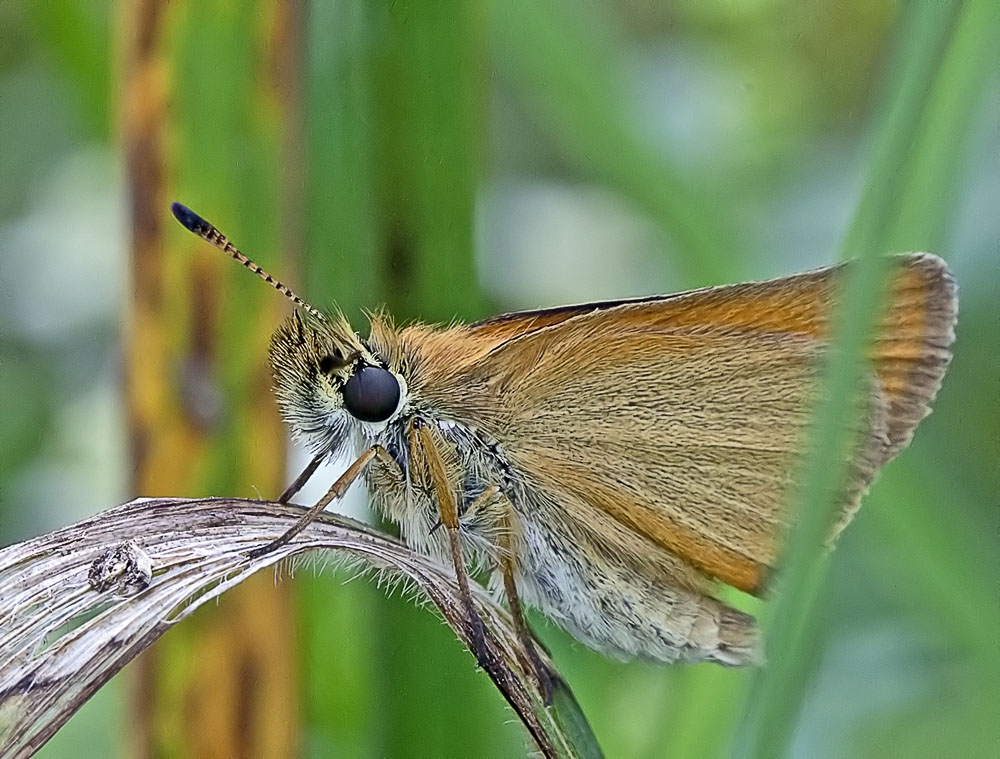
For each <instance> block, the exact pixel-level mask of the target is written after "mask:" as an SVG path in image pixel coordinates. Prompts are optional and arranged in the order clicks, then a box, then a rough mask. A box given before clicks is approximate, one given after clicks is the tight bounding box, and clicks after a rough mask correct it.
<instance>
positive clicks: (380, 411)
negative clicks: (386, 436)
mask: <svg viewBox="0 0 1000 759" xmlns="http://www.w3.org/2000/svg"><path fill="white" fill-rule="evenodd" d="M397 405H399V382H398V381H397V380H396V378H395V377H394V376H393V374H392V372H389V371H386V370H385V369H382V368H381V367H378V366H366V367H364V368H363V369H362V370H361V371H359V372H357V373H356V374H355V375H354V376H353V377H351V378H350V379H349V380H347V382H346V384H345V385H344V407H345V408H346V409H347V410H348V411H349V412H350V413H351V416H353V417H354V418H355V419H360V420H361V421H362V422H384V421H385V420H386V419H388V418H389V417H390V416H392V412H393V411H395V410H396V406H397Z"/></svg>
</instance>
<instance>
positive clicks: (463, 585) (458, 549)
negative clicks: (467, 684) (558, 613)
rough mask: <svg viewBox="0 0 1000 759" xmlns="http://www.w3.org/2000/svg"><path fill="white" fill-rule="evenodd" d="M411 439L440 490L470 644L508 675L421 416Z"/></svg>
mask: <svg viewBox="0 0 1000 759" xmlns="http://www.w3.org/2000/svg"><path fill="white" fill-rule="evenodd" d="M409 442H410V449H411V451H412V450H414V449H415V448H417V447H419V448H420V449H421V452H422V453H423V460H424V462H425V464H426V467H427V472H428V474H429V475H430V480H431V483H432V485H433V487H434V491H435V493H436V494H437V501H438V509H439V511H440V514H441V524H442V525H443V526H444V528H445V530H447V534H448V547H449V550H450V552H451V559H452V564H453V565H454V567H455V577H456V578H457V580H458V590H459V594H460V595H461V598H462V602H463V604H464V605H465V612H466V617H467V619H468V623H469V636H470V638H471V645H470V648H471V649H472V652H473V653H474V654H475V656H476V660H477V661H478V662H479V666H480V667H482V668H483V669H485V670H486V671H487V672H488V673H489V675H490V676H491V677H492V678H493V679H494V680H496V679H497V678H501V679H506V677H505V673H504V671H503V670H504V667H503V666H502V665H501V663H500V662H499V661H498V660H497V659H496V657H495V656H494V655H493V654H492V653H491V652H490V650H489V648H487V646H486V630H485V628H484V627H483V621H482V620H481V619H480V618H479V614H478V613H477V612H476V607H475V605H474V604H473V602H472V591H471V590H470V589H469V575H468V572H467V571H466V568H465V560H464V558H463V557H462V542H461V533H460V531H459V515H458V504H457V503H456V502H455V493H454V492H453V489H452V487H451V485H450V484H449V482H448V475H447V473H446V471H445V465H444V462H443V461H442V459H441V455H440V453H438V450H437V446H436V445H435V443H434V438H433V437H432V436H431V433H430V430H429V429H428V428H427V427H426V426H425V425H423V424H422V423H420V421H419V420H414V421H413V423H412V424H411V425H410V441H409Z"/></svg>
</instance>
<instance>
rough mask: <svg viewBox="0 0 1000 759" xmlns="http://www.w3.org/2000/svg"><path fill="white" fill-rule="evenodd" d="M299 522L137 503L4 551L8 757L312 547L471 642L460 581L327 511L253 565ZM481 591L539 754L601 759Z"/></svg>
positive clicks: (1, 692) (1, 687) (509, 692)
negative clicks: (163, 643) (207, 612)
mask: <svg viewBox="0 0 1000 759" xmlns="http://www.w3.org/2000/svg"><path fill="white" fill-rule="evenodd" d="M300 515H301V509H299V508H297V507H295V506H288V505H282V504H277V503H272V502H268V501H252V500H243V499H233V498H216V499H203V500H185V499H173V498H170V499H142V500H137V501H132V502H130V503H127V504H125V505H123V506H119V507H117V508H113V509H111V510H109V511H105V512H103V513H101V514H99V515H97V516H95V517H92V518H91V519H87V520H85V521H83V522H79V523H77V524H74V525H71V526H69V527H65V528H63V529H60V530H57V531H55V532H52V533H49V534H47V535H43V536H41V537H37V538H33V539H31V540H27V541H25V542H23V543H18V544H16V545H13V546H9V547H7V548H5V549H3V550H2V551H0V755H2V756H4V757H7V756H11V757H22V756H25V757H26V756H30V755H31V754H32V753H33V752H35V751H37V750H38V748H39V747H41V746H42V745H43V744H44V743H45V742H46V741H47V740H48V739H49V738H51V737H52V735H53V734H54V733H55V732H56V731H57V730H58V729H59V728H60V727H61V726H62V725H63V724H64V723H65V722H66V720H68V719H69V717H70V716H71V715H72V714H73V713H74V712H75V711H76V710H77V709H79V708H80V706H81V705H82V704H83V703H84V702H85V701H86V700H87V699H88V698H90V696H91V695H93V694H94V693H95V692H96V691H97V689H98V688H100V687H101V686H102V685H103V684H104V683H106V682H107V681H108V680H109V679H110V678H111V677H112V676H113V675H114V674H115V673H117V672H118V671H119V670H120V669H121V668H122V667H124V666H125V664H127V663H128V662H129V661H131V660H132V659H133V658H135V657H136V656H137V655H138V654H139V653H140V652H142V651H143V650H144V649H146V648H148V647H149V646H150V645H151V644H152V643H153V642H154V641H155V640H156V639H157V638H159V637H160V636H161V635H162V634H163V633H164V632H166V631H167V630H168V629H169V628H170V627H171V626H172V625H174V624H176V623H177V622H179V621H181V620H182V619H184V618H185V617H187V616H188V615H190V614H191V613H192V612H193V611H194V610H195V609H197V608H198V607H199V606H201V605H202V604H203V603H205V602H206V601H210V600H211V599H213V598H216V597H218V596H219V595H221V594H222V593H224V592H225V591H227V590H229V589H230V588H233V587H235V586H236V585H238V584H239V583H241V582H242V581H243V580H245V579H246V578H247V577H249V576H250V575H252V574H253V573H255V572H257V571H259V570H261V569H264V568H265V567H268V566H271V565H274V564H277V563H279V562H281V561H283V560H285V559H288V558H290V557H293V556H296V555H299V554H303V553H305V552H307V551H314V550H317V549H336V550H337V551H338V552H340V554H341V555H344V556H346V557H348V558H351V559H355V560H359V561H360V562H361V563H362V565H363V566H365V567H370V568H372V569H374V570H376V571H378V572H380V573H385V574H386V575H388V576H389V577H391V578H394V579H399V580H402V581H404V582H407V583H409V584H411V585H412V587H413V588H415V589H416V590H417V591H418V592H419V594H420V595H421V596H422V597H424V598H426V599H428V600H430V601H431V602H433V604H434V605H435V606H436V607H437V608H438V610H439V611H440V612H441V614H442V615H443V617H444V618H445V620H446V621H447V623H448V624H449V625H450V626H451V627H452V629H454V630H455V632H456V633H457V634H458V636H459V637H460V638H461V639H462V640H463V641H464V642H465V643H466V645H468V644H469V641H470V630H469V629H468V625H467V622H466V618H465V614H464V607H463V605H462V600H461V597H460V596H459V594H458V589H457V585H456V583H455V578H454V573H453V572H452V571H451V570H450V569H448V568H445V567H443V566H441V565H440V564H438V563H436V562H434V561H433V560H431V559H429V558H427V557H425V556H422V555H420V554H417V553H415V552H414V551H412V550H411V549H409V548H407V547H406V546H405V545H403V544H402V543H400V542H398V541H396V540H394V539H393V538H390V537H388V536H386V535H384V534H382V533H380V532H378V531H376V530H374V529H372V528H371V527H369V526H367V525H364V524H361V523H359V522H355V521H353V520H349V519H346V518H344V517H340V516H333V515H329V514H324V515H322V517H321V518H320V519H319V520H317V521H316V522H315V523H314V524H313V525H311V526H310V527H309V529H308V530H307V531H306V532H305V533H303V535H302V536H300V537H299V538H298V539H297V540H295V541H294V542H293V543H291V544H289V545H285V546H282V547H280V548H278V549H276V550H275V551H273V552H271V553H268V554H266V555H264V556H261V557H258V558H251V557H250V556H248V552H249V551H250V550H251V549H253V548H258V547H260V546H262V545H265V544H266V543H267V542H268V541H271V540H273V539H274V538H276V537H278V536H279V535H281V534H282V533H283V532H284V531H285V530H286V529H287V527H288V525H289V524H290V523H291V522H292V520H294V519H295V518H296V517H298V516H300ZM473 596H474V600H475V603H476V607H477V609H478V611H479V614H480V616H481V618H482V620H483V622H484V624H485V627H486V630H487V641H486V642H487V646H488V647H489V648H490V649H491V651H492V653H493V654H494V656H495V657H496V658H497V659H498V660H499V661H501V662H503V663H504V665H505V666H504V667H503V668H501V670H500V671H499V672H498V673H496V676H495V677H494V678H493V679H494V682H495V684H496V686H497V688H498V689H499V690H500V691H501V693H503V695H504V697H505V698H506V699H507V701H508V702H509V703H510V705H511V706H512V707H513V709H514V711H515V712H516V713H517V715H518V717H519V718H520V719H521V721H522V722H523V723H524V725H525V726H526V727H527V728H528V731H529V733H530V734H531V736H532V738H533V739H534V741H535V742H536V743H537V744H538V747H539V748H540V749H541V751H542V753H543V754H545V755H546V756H556V757H577V756H594V755H599V753H600V751H599V749H598V748H597V744H596V742H594V741H593V737H592V735H591V734H590V732H589V728H587V727H586V722H585V721H582V716H581V715H580V714H579V711H578V709H577V708H576V705H575V702H574V701H573V700H572V695H571V694H569V691H568V690H567V689H566V688H565V686H564V685H562V684H561V683H559V684H558V685H559V686H560V691H559V692H558V693H557V694H556V702H555V708H552V707H546V706H545V705H544V703H543V701H542V698H541V696H540V694H539V692H538V689H537V687H536V686H535V684H534V680H533V678H532V676H531V674H530V673H529V672H528V671H527V670H526V669H525V667H524V666H523V665H522V662H521V658H520V657H519V644H518V638H517V634H516V632H515V630H514V627H513V623H512V621H511V619H510V617H509V615H508V614H507V612H506V610H504V609H503V608H502V607H501V606H499V605H498V604H497V603H496V602H495V601H494V600H493V599H492V598H491V597H490V596H489V595H488V594H487V593H486V592H485V591H484V590H483V589H481V588H479V587H476V588H474V589H473ZM564 725H565V726H566V728H568V731H567V729H564Z"/></svg>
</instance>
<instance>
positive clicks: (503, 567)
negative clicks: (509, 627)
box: [500, 504, 559, 705]
mask: <svg viewBox="0 0 1000 759" xmlns="http://www.w3.org/2000/svg"><path fill="white" fill-rule="evenodd" d="M512 516H513V514H512V511H511V509H510V506H509V504H508V506H507V509H506V511H505V518H504V521H505V528H504V530H503V532H502V533H501V552H500V572H501V574H502V575H503V591H504V595H505V596H506V597H507V606H508V608H509V609H510V616H511V617H512V618H513V620H514V630H515V631H516V632H517V637H518V639H519V640H520V641H521V648H522V649H523V653H524V656H525V657H526V658H527V662H523V661H522V666H524V667H525V668H526V669H529V670H531V671H533V672H534V674H535V678H536V679H537V680H538V686H539V690H540V691H541V694H542V697H543V698H544V699H545V704H546V705H549V704H551V703H552V691H553V688H554V686H555V684H556V682H557V681H558V680H559V675H558V674H557V673H556V672H555V671H554V670H553V669H552V668H551V667H549V666H548V665H547V664H546V663H545V662H544V661H542V657H541V656H539V655H538V646H539V645H540V644H539V643H538V641H537V640H536V639H535V635H534V633H533V632H532V631H531V628H530V627H529V626H528V620H527V619H525V616H524V607H523V606H522V605H521V597H520V595H519V594H518V591H517V583H516V582H515V579H514V545H513V542H514V538H513V532H512V529H513V525H512Z"/></svg>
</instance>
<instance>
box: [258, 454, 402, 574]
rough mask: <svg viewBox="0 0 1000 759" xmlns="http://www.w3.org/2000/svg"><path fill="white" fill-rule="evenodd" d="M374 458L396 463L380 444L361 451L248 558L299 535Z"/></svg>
mask: <svg viewBox="0 0 1000 759" xmlns="http://www.w3.org/2000/svg"><path fill="white" fill-rule="evenodd" d="M376 458H379V459H381V460H383V461H385V460H389V461H392V463H393V464H394V465H395V463H396V462H395V460H393V458H392V456H390V455H389V452H388V451H386V450H385V448H383V447H382V446H380V445H374V446H372V447H371V448H369V449H368V450H366V451H365V452H364V453H362V454H361V455H360V456H359V457H358V459H357V460H356V461H355V462H354V463H353V464H351V465H350V466H349V467H347V470H346V471H345V472H344V473H343V474H342V475H340V477H338V478H337V481H336V482H334V483H333V485H331V486H330V489H329V490H328V491H326V495H324V496H323V497H322V498H320V499H319V500H318V501H317V502H316V505H315V506H313V507H312V508H311V509H309V511H307V512H306V513H305V514H303V515H302V517H300V518H299V520H298V521H297V522H296V523H295V524H294V525H292V526H291V527H289V528H288V530H287V531H286V532H285V533H284V534H283V535H282V536H281V537H279V538H277V539H276V540H272V541H271V542H270V543H268V544H267V545H265V546H262V547H260V548H255V549H254V550H252V551H250V552H249V556H250V558H257V557H258V556H263V555H264V554H267V553H270V552H271V551H273V550H275V549H276V548H280V547H281V546H283V545H286V544H287V543H289V542H290V541H291V540H293V539H294V538H295V537H296V536H297V535H299V533H301V532H302V531H303V530H304V529H305V528H306V527H308V526H309V524H310V523H311V522H312V521H313V520H314V519H316V517H318V516H319V515H320V513H321V512H322V511H323V509H325V508H326V507H327V506H329V505H330V504H331V503H333V501H335V500H337V499H338V498H341V497H343V495H344V493H346V492H347V489H348V488H349V487H351V485H353V484H354V481H355V480H357V479H358V477H360V476H361V475H362V473H363V472H364V471H365V469H367V468H368V465H369V464H371V462H372V461H374V460H375V459H376ZM307 470H308V467H307ZM303 474H305V472H303ZM305 479H308V477H306V478H305ZM299 480H302V481H303V482H304V481H305V480H304V479H303V477H302V475H299V477H298V478H297V479H296V483H297V482H298V481H299ZM294 484H295V483H293V485H294Z"/></svg>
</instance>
